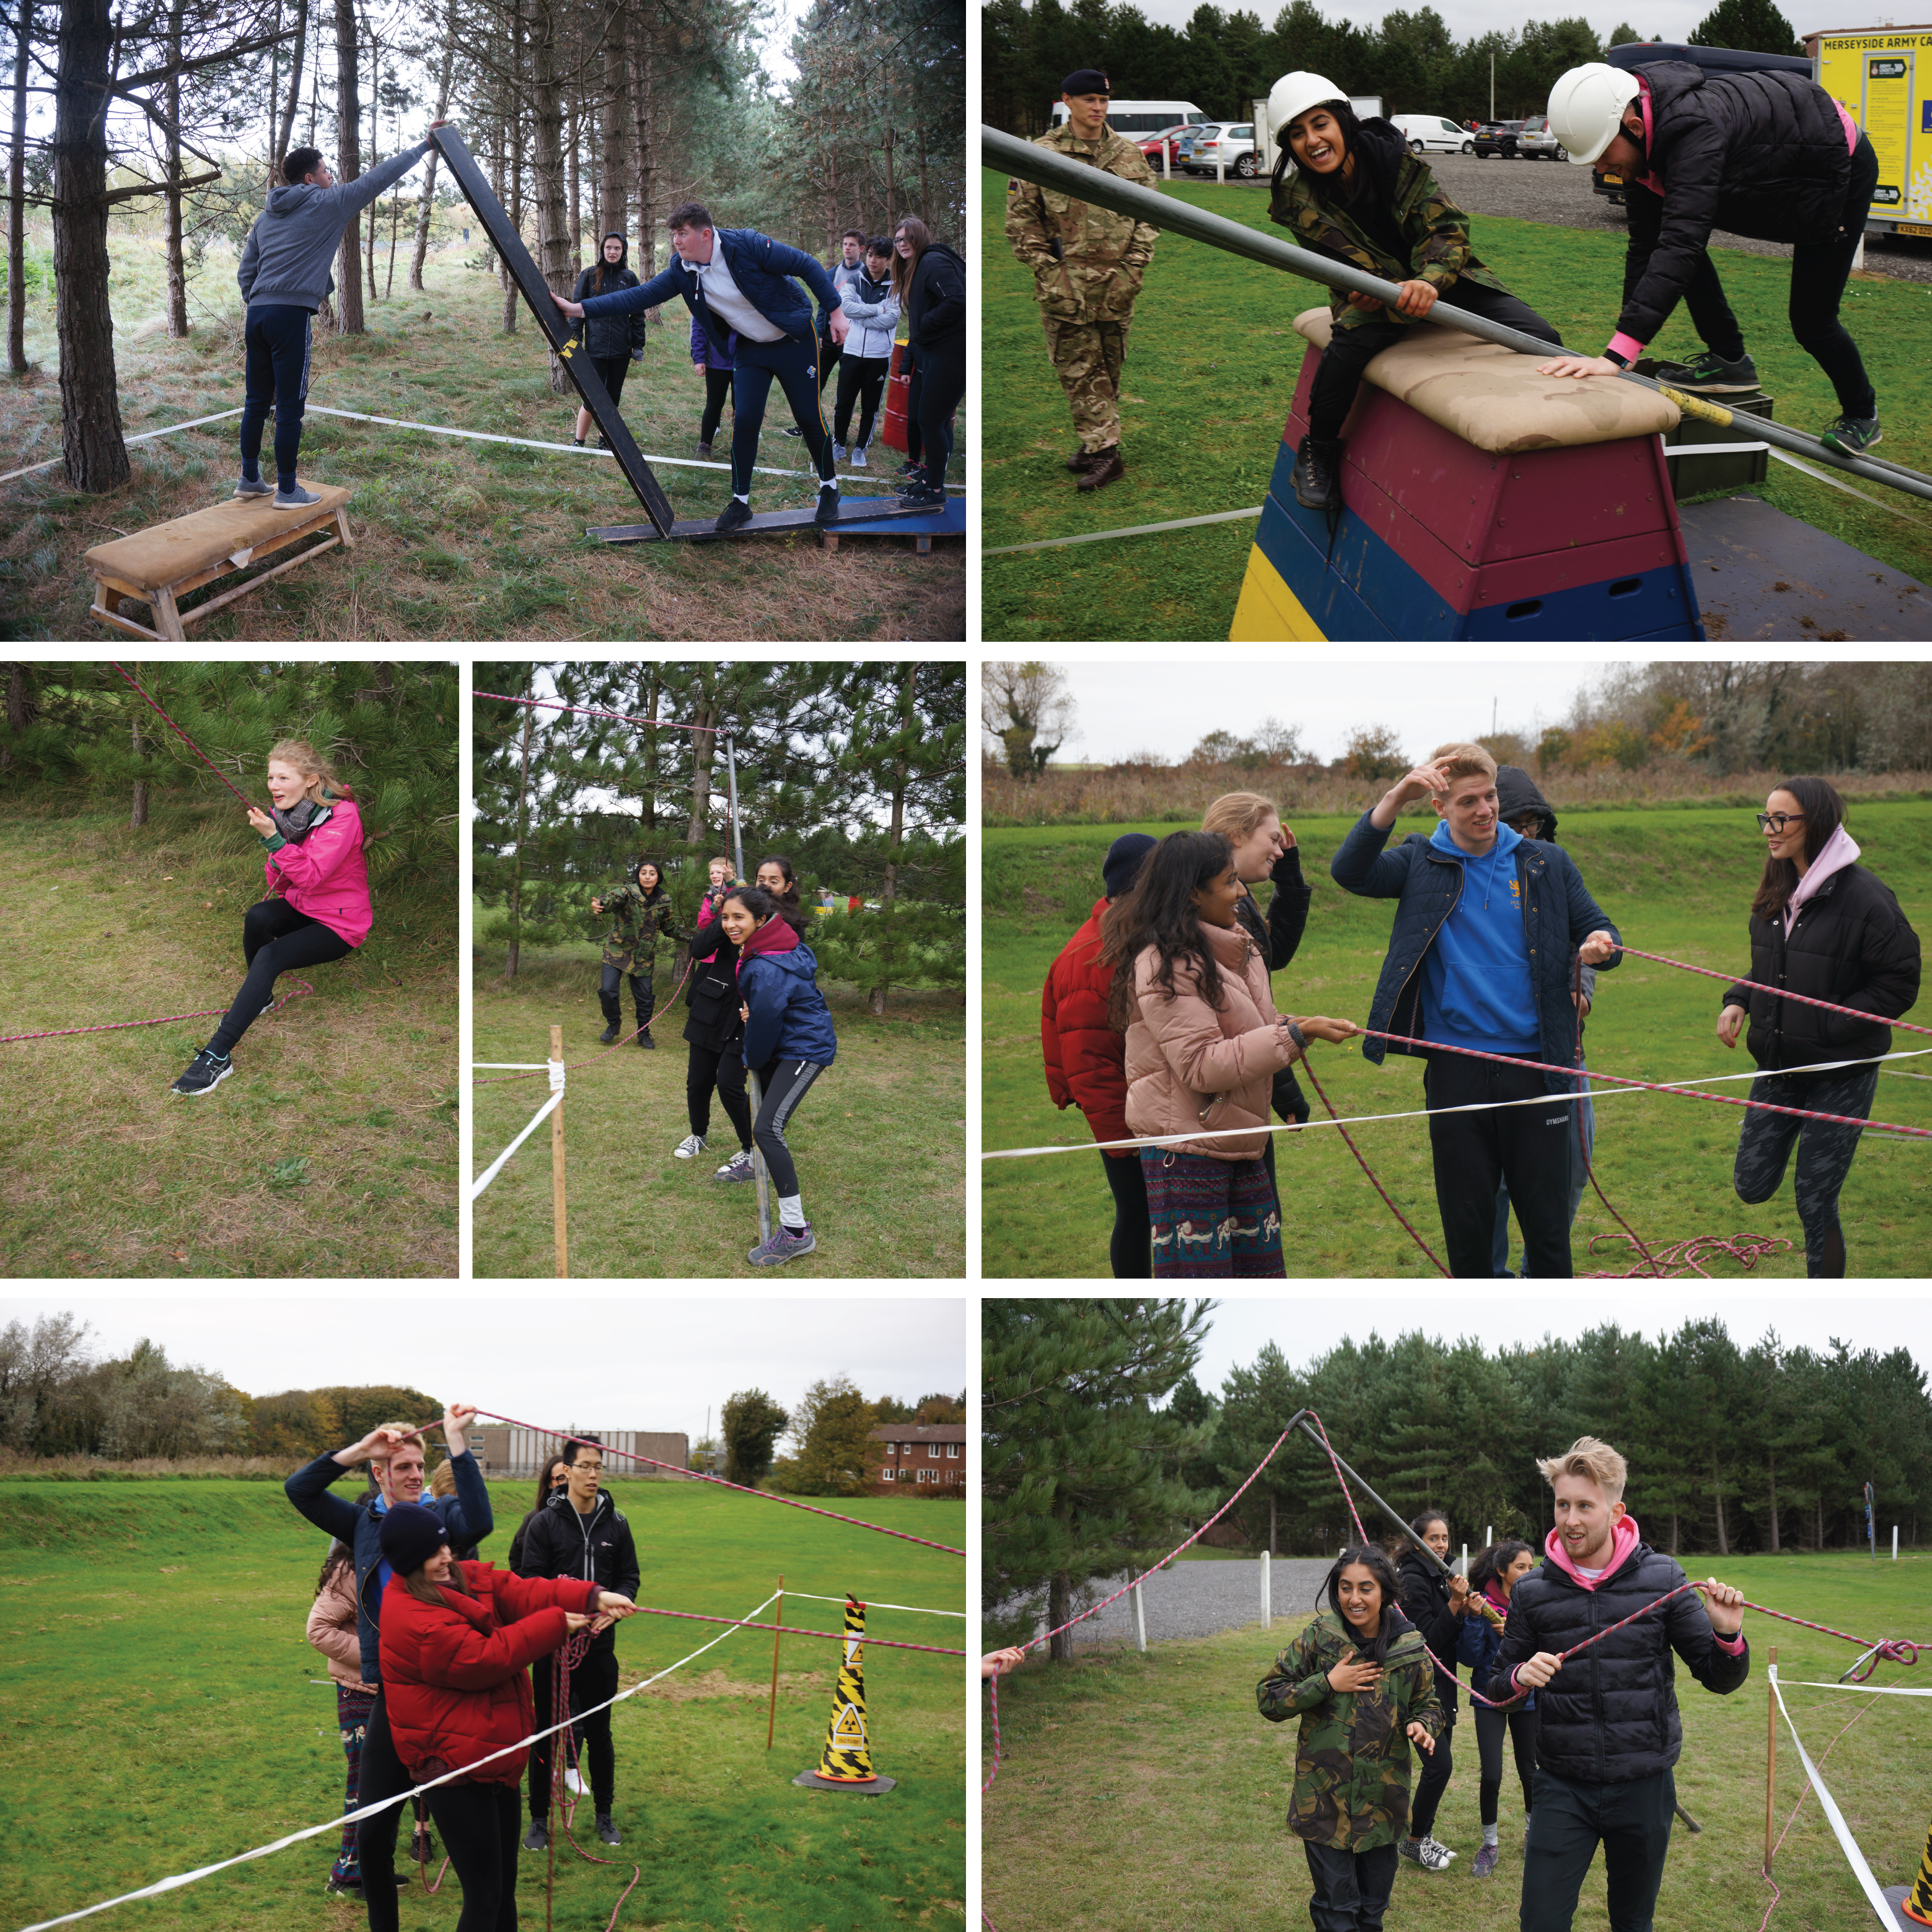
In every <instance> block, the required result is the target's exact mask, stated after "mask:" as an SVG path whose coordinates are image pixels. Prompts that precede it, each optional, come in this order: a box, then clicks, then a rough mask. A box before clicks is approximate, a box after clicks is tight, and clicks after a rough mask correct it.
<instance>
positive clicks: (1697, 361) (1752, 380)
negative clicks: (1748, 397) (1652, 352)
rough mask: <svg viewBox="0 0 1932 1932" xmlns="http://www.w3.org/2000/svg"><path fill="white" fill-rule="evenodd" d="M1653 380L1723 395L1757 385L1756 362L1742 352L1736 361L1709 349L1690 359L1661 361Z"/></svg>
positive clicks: (1707, 393) (1705, 392) (1679, 387)
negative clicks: (1688, 360)
mask: <svg viewBox="0 0 1932 1932" xmlns="http://www.w3.org/2000/svg"><path fill="white" fill-rule="evenodd" d="M1651 380H1652V381H1653V382H1656V383H1669V384H1670V386H1671V387H1672V388H1673V389H1697V390H1700V391H1702V392H1703V393H1704V394H1706V395H1726V394H1728V393H1730V392H1743V391H1745V390H1749V389H1756V388H1757V364H1756V363H1755V362H1753V361H1752V360H1751V358H1750V357H1749V356H1739V358H1738V359H1737V360H1736V362H1726V361H1725V360H1724V358H1723V357H1722V356H1720V355H1719V354H1718V353H1717V352H1716V351H1715V350H1711V349H1707V350H1705V351H1704V353H1703V355H1701V356H1697V357H1694V359H1692V360H1691V361H1690V362H1660V363H1658V365H1657V373H1656V374H1655V376H1653V377H1652V378H1651Z"/></svg>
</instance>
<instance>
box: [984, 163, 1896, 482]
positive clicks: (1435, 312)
mask: <svg viewBox="0 0 1932 1932" xmlns="http://www.w3.org/2000/svg"><path fill="white" fill-rule="evenodd" d="M980 157H981V159H982V160H983V161H984V162H985V163H986V164H987V165H988V166H992V167H998V168H1004V169H1006V170H1007V172H1008V173H1009V174H1013V175H1020V176H1022V178H1025V180H1028V181H1036V182H1037V183H1038V184H1040V186H1041V187H1052V188H1058V190H1060V191H1061V193H1063V194H1067V195H1071V196H1073V198H1074V199H1076V200H1078V201H1085V202H1091V203H1092V204H1093V205H1094V206H1095V207H1097V208H1111V209H1112V211H1113V212H1114V213H1115V214H1124V215H1128V216H1131V217H1133V219H1134V220H1137V221H1145V222H1148V223H1151V225H1152V226H1155V227H1157V228H1162V229H1170V230H1172V232H1173V233H1175V234H1177V235H1184V236H1187V238H1188V239H1189V240H1190V241H1193V242H1205V243H1206V244H1207V245H1208V247H1209V248H1220V249H1224V250H1226V252H1227V253H1228V254H1231V255H1241V256H1245V257H1247V260H1250V261H1251V262H1259V263H1262V265H1263V266H1265V267H1268V268H1271V269H1286V271H1287V272H1289V274H1290V275H1301V276H1304V277H1306V278H1307V279H1308V280H1309V281H1316V282H1320V283H1322V284H1324V285H1325V287H1329V288H1334V289H1343V290H1349V292H1351V293H1355V294H1357V295H1368V296H1375V297H1376V298H1377V299H1378V300H1379V301H1382V302H1394V301H1395V300H1396V299H1397V289H1396V286H1395V284H1394V283H1393V282H1386V281H1383V280H1382V278H1381V277H1380V276H1379V275H1367V274H1365V273H1364V272H1363V271H1362V270H1361V269H1358V268H1355V267H1354V266H1352V265H1351V264H1349V263H1344V262H1331V260H1329V259H1328V257H1327V256H1325V255H1317V254H1313V253H1311V252H1310V251H1309V250H1307V249H1306V248H1296V247H1295V245H1294V244H1293V243H1292V242H1281V241H1277V239H1275V237H1274V236H1272V235H1264V234H1262V233H1261V232H1260V231H1259V229H1253V228H1249V227H1247V226H1244V224H1243V223H1241V222H1238V221H1230V220H1227V219H1226V218H1225V217H1223V216H1221V215H1219V214H1209V213H1208V211H1206V210H1205V208H1195V207H1193V206H1191V205H1190V204H1189V203H1187V202H1184V201H1178V200H1175V199H1172V197H1170V196H1166V195H1164V194H1162V193H1160V192H1159V191H1158V190H1155V189H1153V188H1146V187H1139V186H1138V185H1136V184H1135V183H1134V182H1133V181H1121V180H1120V179H1119V178H1117V177H1116V176H1115V175H1109V174H1103V172H1101V171H1100V169H1098V168H1094V167H1090V166H1088V164H1087V163H1085V162H1084V161H1071V160H1067V157H1065V156H1064V155H1062V154H1055V153H1054V152H1053V151H1052V149H1051V148H1040V147H1036V146H1034V144H1033V143H1032V142H1031V141H1020V140H1016V139H1014V137H1013V136H1012V135H1010V134H1003V133H1001V132H1000V130H998V128H997V127H981V129H980ZM1424 320H1426V321H1427V322H1431V323H1434V324H1435V325H1436V326H1437V327H1438V328H1439V329H1460V330H1462V331H1463V333H1464V334H1466V335H1475V336H1479V337H1480V338H1481V339H1482V340H1483V341H1485V342H1493V343H1496V344H1499V346H1500V347H1502V348H1505V349H1513V350H1515V351H1516V352H1517V353H1518V354H1519V355H1523V356H1538V357H1541V359H1544V361H1547V360H1548V359H1550V357H1551V356H1553V355H1558V354H1563V353H1568V352H1566V351H1562V350H1556V349H1553V348H1552V347H1551V346H1550V344H1548V343H1547V342H1545V341H1542V340H1541V338H1538V337H1537V336H1534V335H1524V334H1523V332H1522V330H1520V329H1511V327H1509V326H1508V324H1507V323H1500V322H1492V321H1490V320H1489V318H1488V317H1486V316H1480V315H1472V314H1470V312H1469V311H1468V310H1466V309H1460V308H1457V307H1456V305H1454V303H1453V302H1438V303H1436V305H1435V307H1434V308H1432V309H1431V310H1430V311H1429V314H1428V315H1427V317H1425V318H1424ZM1619 380H1622V381H1624V382H1626V383H1636V384H1637V386H1639V387H1640V388H1641V389H1649V390H1652V391H1654V392H1655V393H1656V394H1657V395H1661V396H1664V397H1666V398H1668V399H1669V400H1670V401H1672V402H1673V403H1675V404H1676V405H1677V407H1678V408H1679V410H1681V411H1682V413H1683V414H1684V415H1685V416H1690V417H1691V418H1693V419H1694V420H1696V421H1697V422H1704V423H1710V424H1712V425H1715V427H1717V428H1721V429H1730V428H1737V429H1738V430H1739V431H1748V433H1749V434H1750V436H1751V438H1752V439H1753V440H1754V441H1758V442H1763V443H1770V444H1772V445H1773V446H1775V448H1777V449H1784V450H1788V451H1790V452H1792V453H1793V454H1794V455H1799V456H1802V457H1803V458H1805V460H1807V461H1808V462H1811V463H1823V465H1824V466H1826V468H1828V469H1839V470H1843V472H1846V474H1847V475H1852V476H1862V477H1864V478H1865V479H1866V481H1868V482H1872V483H1885V484H1890V485H1891V487H1892V488H1893V489H1894V490H1903V491H1905V493H1906V494H1907V495H1908V496H1920V497H1923V498H1924V499H1927V501H1928V502H1932V476H1923V475H1920V474H1919V473H1918V471H1917V470H1915V469H1905V468H1903V466H1900V464H1897V463H1887V462H1885V460H1883V459H1882V458H1879V457H1873V456H1841V455H1839V453H1838V452H1837V451H1836V450H1835V449H1828V448H1827V447H1826V446H1825V445H1824V444H1823V443H1820V441H1819V440H1818V439H1817V437H1815V436H1807V435H1805V434H1804V433H1803V432H1802V431H1799V430H1795V429H1787V428H1786V427H1785V426H1784V425H1783V424H1782V423H1775V422H1772V421H1770V420H1769V419H1768V418H1766V417H1763V416H1736V417H1734V416H1733V413H1732V412H1731V411H1730V410H1727V409H1723V408H1721V407H1719V406H1718V404H1715V403H1712V402H1709V401H1706V399H1705V398H1703V397H1702V396H1696V395H1688V394H1686V393H1685V392H1684V391H1683V390H1682V389H1672V388H1670V386H1668V385H1667V384H1665V383H1658V382H1653V381H1652V380H1651V378H1650V377H1648V376H1640V375H1638V374H1636V373H1635V371H1632V370H1628V369H1626V370H1625V371H1623V372H1622V376H1621V377H1620V379H1619Z"/></svg>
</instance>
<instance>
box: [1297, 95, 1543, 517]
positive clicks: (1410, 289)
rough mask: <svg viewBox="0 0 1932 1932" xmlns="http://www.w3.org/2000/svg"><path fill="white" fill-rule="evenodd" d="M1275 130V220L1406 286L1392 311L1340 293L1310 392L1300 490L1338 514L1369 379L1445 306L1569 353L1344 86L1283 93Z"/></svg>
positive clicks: (1307, 502) (1310, 505) (1385, 128)
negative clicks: (1352, 427) (1346, 445)
mask: <svg viewBox="0 0 1932 1932" xmlns="http://www.w3.org/2000/svg"><path fill="white" fill-rule="evenodd" d="M1268 121H1269V124H1270V125H1271V127H1275V128H1277V129H1278V130H1280V132H1279V136H1278V138H1279V139H1280V154H1279V155H1278V156H1277V159H1276V161H1275V166H1274V192H1273V193H1272V194H1271V196H1269V199H1268V217H1269V219H1270V220H1274V221H1277V222H1279V223H1280V224H1281V225H1282V226H1283V227H1284V228H1292V229H1294V230H1295V243H1296V245H1297V246H1298V247H1300V248H1307V249H1308V250H1310V251H1311V252H1312V253H1313V254H1318V255H1326V256H1328V257H1329V258H1330V259H1331V260H1333V261H1337V262H1346V263H1349V264H1350V265H1351V266H1353V267H1355V268H1358V269H1366V270H1367V272H1369V273H1370V275H1377V276H1379V277H1380V278H1382V280H1384V281H1391V282H1396V283H1399V284H1400V285H1401V290H1402V293H1401V298H1400V301H1399V302H1398V303H1397V305H1396V308H1394V311H1391V310H1389V309H1388V308H1385V306H1384V305H1383V304H1382V302H1379V301H1378V300H1377V299H1376V298H1375V297H1374V296H1363V295H1351V294H1347V293H1344V292H1343V290H1340V289H1334V290H1331V291H1330V293H1329V296H1328V308H1329V314H1330V319H1331V325H1332V326H1331V335H1330V339H1329V344H1328V348H1327V349H1326V350H1325V351H1324V352H1323V353H1322V365H1321V367H1320V368H1319V369H1318V370H1317V371H1316V376H1315V381H1314V384H1313V387H1312V388H1311V389H1310V392H1309V398H1308V434H1307V435H1306V436H1305V437H1303V438H1302V440H1301V446H1300V448H1299V449H1298V450H1297V451H1296V452H1295V477H1294V481H1295V499H1296V501H1297V502H1299V503H1301V505H1302V506H1303V507H1304V508H1307V509H1310V510H1334V509H1339V508H1340V505H1341V502H1342V492H1341V462H1342V425H1343V421H1344V419H1346V417H1347V416H1348V413H1349V409H1350V407H1352V405H1353V404H1354V402H1355V392H1357V390H1358V389H1360V388H1361V381H1362V371H1364V369H1366V368H1367V367H1368V365H1369V364H1370V362H1372V361H1373V360H1374V359H1375V358H1376V356H1379V355H1380V354H1381V353H1382V351H1383V350H1385V349H1388V348H1390V347H1393V346H1394V344H1397V343H1398V342H1400V341H1403V340H1404V339H1405V338H1406V336H1407V335H1408V333H1409V324H1410V323H1412V322H1419V321H1420V320H1421V319H1422V318H1423V317H1424V316H1426V315H1427V314H1428V313H1429V311H1430V309H1432V308H1434V307H1435V305H1436V299H1437V298H1438V297H1439V296H1451V299H1453V300H1454V302H1455V304H1456V306H1457V308H1463V309H1467V310H1469V311H1471V312H1472V314H1476V315H1481V316H1487V317H1489V318H1490V320H1492V321H1494V322H1501V323H1508V326H1510V327H1511V328H1512V329H1521V330H1522V331H1523V332H1524V333H1525V334H1526V335H1535V336H1540V337H1541V338H1542V339H1543V340H1544V341H1546V342H1552V343H1555V344H1557V346H1558V347H1562V338H1561V337H1560V336H1559V335H1558V334H1557V332H1556V330H1555V329H1553V327H1552V326H1550V324H1549V323H1547V322H1545V321H1544V319H1543V318H1542V317H1541V316H1540V315H1538V314H1537V312H1536V311H1535V310H1534V309H1533V308H1531V307H1530V306H1529V304H1528V303H1527V302H1520V301H1519V300H1517V298H1516V297H1515V296H1513V295H1511V293H1510V292H1509V290H1508V289H1506V288H1505V287H1503V285H1502V283H1501V282H1500V281H1498V280H1497V279H1496V276H1495V275H1493V274H1492V273H1491V272H1490V270H1489V269H1487V268H1486V267H1484V265H1483V263H1481V261H1480V260H1478V258H1477V256H1476V252H1475V249H1474V248H1472V247H1471V246H1470V243H1469V218H1468V217H1467V216H1466V215H1465V214H1463V211H1462V210H1461V209H1460V208H1458V207H1457V205H1456V204H1455V203H1454V202H1453V201H1451V199H1449V197H1448V196H1447V195H1446V194H1445V193H1443V192H1442V189H1441V188H1439V187H1438V186H1437V185H1436V176H1435V175H1434V174H1433V172H1431V171H1430V169H1429V167H1428V166H1427V163H1424V161H1423V160H1421V159H1420V158H1419V157H1418V156H1416V155H1414V154H1411V153H1410V152H1409V144H1408V142H1406V141H1405V140H1404V139H1403V136H1401V134H1400V133H1399V132H1398V131H1397V130H1396V128H1395V127H1394V126H1392V125H1391V124H1390V123H1389V122H1388V121H1385V120H1382V119H1381V118H1376V119H1374V120H1370V121H1361V120H1358V119H1357V118H1356V117H1355V112H1354V110H1352V108H1351V107H1349V103H1348V101H1347V98H1346V96H1344V95H1343V94H1342V93H1341V91H1340V89H1338V88H1337V87H1336V86H1335V84H1334V82H1333V81H1330V80H1324V79H1323V78H1322V76H1321V75H1319V74H1308V73H1305V72H1303V73H1295V74H1285V75H1283V77H1282V78H1281V79H1280V80H1278V81H1277V82H1276V83H1275V84H1274V91H1273V92H1271V94H1270V95H1269V96H1268ZM1452 291H1453V295H1452V294H1451V292H1452Z"/></svg>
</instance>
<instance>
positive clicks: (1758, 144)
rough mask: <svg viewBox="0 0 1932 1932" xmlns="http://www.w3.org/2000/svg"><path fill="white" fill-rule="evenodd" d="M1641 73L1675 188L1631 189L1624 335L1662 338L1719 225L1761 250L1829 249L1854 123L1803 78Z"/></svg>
mask: <svg viewBox="0 0 1932 1932" xmlns="http://www.w3.org/2000/svg"><path fill="white" fill-rule="evenodd" d="M1636 71H1637V73H1638V74H1640V75H1641V76H1642V77H1643V78H1644V79H1645V80H1647V81H1648V82H1649V83H1650V114H1651V142H1650V157H1649V158H1650V166H1649V169H1648V170H1647V172H1650V173H1653V174H1655V175H1656V176H1657V177H1658V179H1659V180H1661V181H1662V182H1663V183H1664V193H1663V194H1662V195H1661V196H1660V195H1658V193H1655V191H1654V190H1651V189H1649V188H1646V187H1640V185H1639V184H1637V182H1635V181H1631V182H1629V183H1628V184H1626V187H1625V195H1624V202H1625V208H1626V209H1627V210H1628V213H1629V216H1630V247H1629V250H1628V253H1627V254H1626V255H1625V259H1624V305H1623V311H1622V314H1620V315H1619V317H1618V318H1617V327H1618V329H1619V330H1620V331H1621V332H1622V333H1623V334H1625V335H1630V336H1634V338H1636V339H1637V341H1639V342H1651V341H1655V339H1656V338H1657V337H1658V335H1659V333H1660V332H1661V331H1662V329H1663V327H1664V323H1665V321H1666V320H1667V319H1668V317H1669V316H1670V311H1671V310H1672V309H1673V308H1675V307H1676V305H1677V302H1678V301H1679V299H1680V298H1681V297H1682V295H1683V293H1684V290H1685V287H1686V286H1687V285H1688V283H1689V281H1690V280H1691V274H1692V272H1693V271H1694V269H1696V268H1697V261H1698V257H1700V256H1701V255H1702V254H1703V252H1704V250H1705V248H1706V246H1707V245H1708V244H1709V241H1710V239H1711V230H1712V229H1713V228H1724V229H1730V232H1731V233H1733V234H1734V235H1750V236H1755V237H1756V238H1757V239H1758V240H1760V241H1761V242H1829V240H1831V239H1832V236H1835V234H1837V233H1838V221H1839V216H1840V214H1841V212H1842V211H1843V206H1844V200H1845V193H1846V189H1847V188H1848V187H1849V185H1850V182H1851V172H1852V157H1851V152H1850V150H1849V148H1847V147H1846V143H1845V124H1844V123H1843V121H1841V120H1840V119H1839V118H1838V109H1837V108H1836V107H1835V106H1833V104H1832V97H1831V96H1830V95H1829V94H1827V93H1826V92H1825V90H1824V89H1823V88H1822V87H1820V86H1818V84H1817V83H1816V82H1815V81H1811V80H1806V79H1805V77H1804V76H1803V75H1802V74H1711V73H1707V72H1706V71H1705V70H1704V69H1703V68H1697V67H1693V66H1691V64H1690V63H1689V62H1688V61H1657V62H1651V63H1649V64H1648V65H1645V66H1643V67H1640V68H1637V70H1636Z"/></svg>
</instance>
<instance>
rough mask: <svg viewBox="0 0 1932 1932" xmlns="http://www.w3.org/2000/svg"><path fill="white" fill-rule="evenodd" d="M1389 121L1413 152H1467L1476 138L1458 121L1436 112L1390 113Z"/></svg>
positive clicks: (1472, 147)
mask: <svg viewBox="0 0 1932 1932" xmlns="http://www.w3.org/2000/svg"><path fill="white" fill-rule="evenodd" d="M1389 124H1390V125H1391V127H1394V129H1395V130H1396V132H1397V133H1399V134H1400V136H1402V138H1403V139H1404V140H1405V141H1406V142H1408V143H1409V152H1410V153H1411V154H1473V153H1474V152H1475V147H1476V139H1475V136H1474V135H1473V134H1472V133H1470V132H1469V129H1468V128H1466V127H1464V126H1463V124H1461V123H1460V121H1445V119H1444V118H1442V115H1439V114H1392V115H1390V116H1389Z"/></svg>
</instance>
